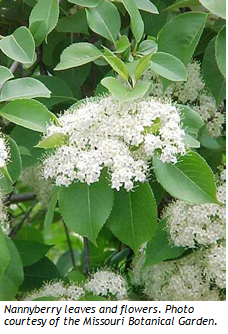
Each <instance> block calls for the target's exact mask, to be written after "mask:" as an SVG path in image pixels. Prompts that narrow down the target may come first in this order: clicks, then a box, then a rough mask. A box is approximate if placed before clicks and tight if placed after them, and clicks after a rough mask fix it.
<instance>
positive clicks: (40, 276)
mask: <svg viewBox="0 0 228 334" xmlns="http://www.w3.org/2000/svg"><path fill="white" fill-rule="evenodd" d="M24 276H25V279H24V282H23V284H22V286H21V290H22V291H30V290H33V289H39V288H40V287H41V286H42V285H43V284H44V282H49V281H53V280H55V279H61V276H60V274H59V271H58V269H57V267H56V265H55V264H54V263H53V262H52V261H51V260H49V259H48V258H47V257H43V258H42V259H41V260H40V261H38V262H36V263H35V264H33V265H31V266H28V267H24Z"/></svg>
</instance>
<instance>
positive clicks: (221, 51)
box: [215, 27, 226, 77]
mask: <svg viewBox="0 0 228 334" xmlns="http://www.w3.org/2000/svg"><path fill="white" fill-rule="evenodd" d="M215 53H216V54H215V56H216V60H217V64H218V67H219V69H220V71H221V73H222V75H223V76H224V77H226V27H223V28H222V29H221V30H220V31H219V33H218V36H217V38H216V41H215Z"/></svg>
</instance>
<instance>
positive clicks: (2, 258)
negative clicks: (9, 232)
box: [0, 226, 10, 284]
mask: <svg viewBox="0 0 228 334" xmlns="http://www.w3.org/2000/svg"><path fill="white" fill-rule="evenodd" d="M9 261H10V253H9V249H8V246H7V243H6V238H5V235H4V233H3V231H2V228H1V226H0V282H1V278H2V276H3V273H4V271H5V269H6V267H7V266H8V264H9ZM0 284H1V283H0Z"/></svg>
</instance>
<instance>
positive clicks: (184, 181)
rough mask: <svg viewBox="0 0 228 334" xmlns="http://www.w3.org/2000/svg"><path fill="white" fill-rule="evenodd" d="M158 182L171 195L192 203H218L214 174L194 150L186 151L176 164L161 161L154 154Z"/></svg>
mask: <svg viewBox="0 0 228 334" xmlns="http://www.w3.org/2000/svg"><path fill="white" fill-rule="evenodd" d="M153 163H154V172H155V175H156V177H157V180H158V182H159V183H160V184H161V185H162V187H163V188H164V189H165V190H166V191H167V192H168V193H169V194H170V195H171V196H173V197H175V198H178V199H181V200H183V201H188V202H190V203H193V204H204V203H218V200H217V198H216V186H215V180H214V175H213V173H212V171H211V169H210V167H209V166H208V165H207V163H206V161H205V160H204V159H203V158H202V157H201V156H200V155H199V154H197V153H196V152H192V151H190V152H188V153H187V155H185V156H183V157H180V158H179V161H178V162H177V163H176V164H171V163H163V162H162V161H161V160H160V159H159V156H158V154H155V155H154V159H153Z"/></svg>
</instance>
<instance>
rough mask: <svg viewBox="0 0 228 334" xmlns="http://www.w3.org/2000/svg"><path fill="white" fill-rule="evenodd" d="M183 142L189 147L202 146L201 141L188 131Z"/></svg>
mask: <svg viewBox="0 0 228 334" xmlns="http://www.w3.org/2000/svg"><path fill="white" fill-rule="evenodd" d="M183 142H184V143H185V144H186V145H187V147H191V148H200V142H199V141H198V140H196V139H195V138H194V137H192V136H190V135H189V134H188V133H185V136H184V138H183Z"/></svg>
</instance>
